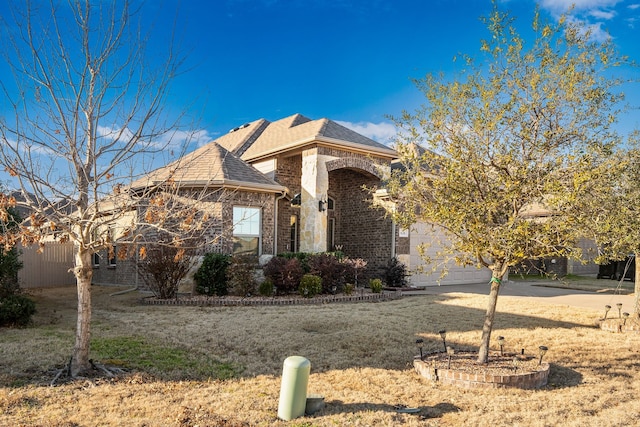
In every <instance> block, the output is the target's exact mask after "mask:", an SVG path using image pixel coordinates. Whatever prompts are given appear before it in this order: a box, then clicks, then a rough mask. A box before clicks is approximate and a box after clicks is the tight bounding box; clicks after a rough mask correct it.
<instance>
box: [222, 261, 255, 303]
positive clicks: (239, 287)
mask: <svg viewBox="0 0 640 427" xmlns="http://www.w3.org/2000/svg"><path fill="white" fill-rule="evenodd" d="M257 267H258V258H257V257H256V256H253V255H236V256H233V257H232V258H231V264H229V267H227V283H228V285H229V288H230V290H231V292H232V293H233V294H234V295H238V296H241V297H250V296H251V295H253V294H254V293H255V292H256V287H257V283H256V276H255V272H256V268H257Z"/></svg>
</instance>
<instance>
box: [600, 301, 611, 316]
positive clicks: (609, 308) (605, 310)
mask: <svg viewBox="0 0 640 427" xmlns="http://www.w3.org/2000/svg"><path fill="white" fill-rule="evenodd" d="M609 310H611V306H610V305H609V304H607V305H605V306H604V319H602V320H607V314H609Z"/></svg>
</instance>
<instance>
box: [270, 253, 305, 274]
mask: <svg viewBox="0 0 640 427" xmlns="http://www.w3.org/2000/svg"><path fill="white" fill-rule="evenodd" d="M311 255H312V254H310V253H309V252H283V253H281V254H280V255H278V256H279V257H282V258H285V259H297V260H298V261H300V266H301V267H302V270H303V271H304V272H305V273H308V272H309V258H310V257H311Z"/></svg>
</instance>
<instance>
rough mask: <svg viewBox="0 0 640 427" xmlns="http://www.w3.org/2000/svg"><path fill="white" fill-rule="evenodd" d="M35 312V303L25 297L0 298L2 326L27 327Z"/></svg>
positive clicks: (0, 321)
mask: <svg viewBox="0 0 640 427" xmlns="http://www.w3.org/2000/svg"><path fill="white" fill-rule="evenodd" d="M35 312H36V304H35V302H33V300H31V299H30V298H28V297H26V296H24V295H9V296H7V297H6V298H0V326H26V325H28V324H29V322H31V316H33V314H34V313H35Z"/></svg>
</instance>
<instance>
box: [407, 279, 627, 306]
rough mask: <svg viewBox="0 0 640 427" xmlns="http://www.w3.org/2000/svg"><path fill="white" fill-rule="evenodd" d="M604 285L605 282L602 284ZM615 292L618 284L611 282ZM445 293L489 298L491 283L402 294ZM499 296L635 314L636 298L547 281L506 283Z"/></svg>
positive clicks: (435, 287) (434, 287) (431, 287)
mask: <svg viewBox="0 0 640 427" xmlns="http://www.w3.org/2000/svg"><path fill="white" fill-rule="evenodd" d="M603 283H604V282H603ZM611 288H612V290H613V289H615V282H611ZM446 293H472V294H480V295H489V284H488V283H478V284H473V285H447V286H428V287H426V288H425V289H424V290H415V291H403V292H402V294H403V295H431V294H446ZM500 296H513V297H517V298H522V299H523V300H526V301H528V302H531V303H535V302H542V303H545V304H553V305H567V306H573V307H584V308H589V309H593V310H597V311H604V306H605V305H610V306H612V307H614V310H615V306H616V304H617V303H622V310H623V311H628V312H629V313H631V312H633V303H634V298H635V297H634V296H633V295H621V294H620V293H617V292H615V291H612V292H589V291H580V290H574V289H565V288H557V287H550V286H545V283H544V282H526V281H507V282H505V283H503V284H502V286H501V289H500Z"/></svg>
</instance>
